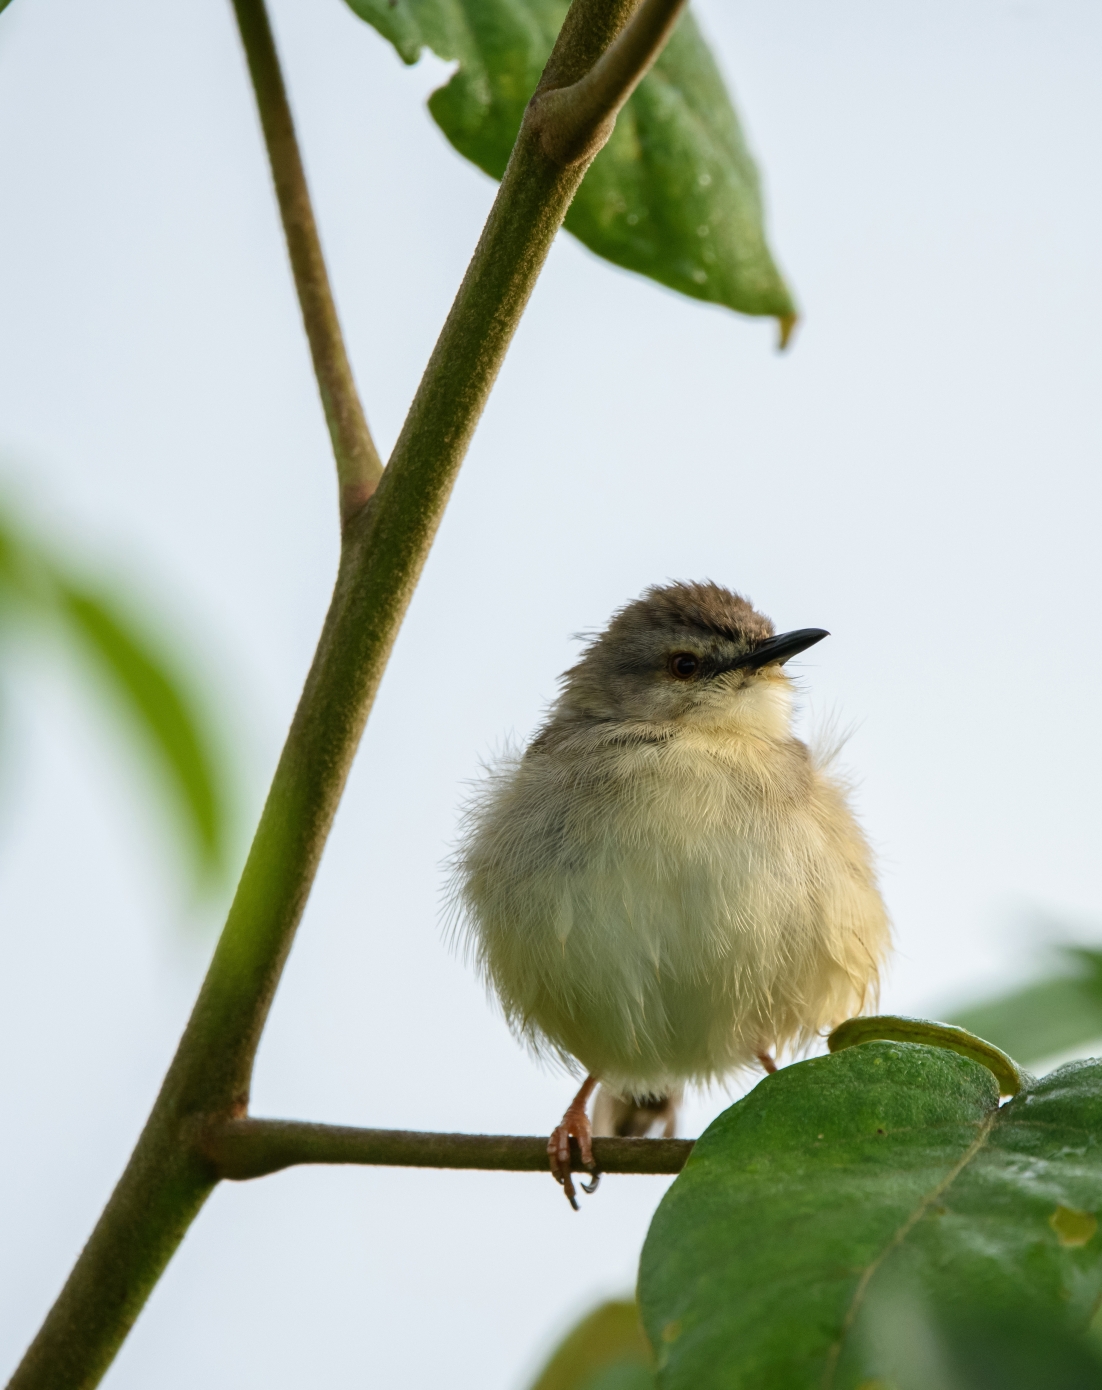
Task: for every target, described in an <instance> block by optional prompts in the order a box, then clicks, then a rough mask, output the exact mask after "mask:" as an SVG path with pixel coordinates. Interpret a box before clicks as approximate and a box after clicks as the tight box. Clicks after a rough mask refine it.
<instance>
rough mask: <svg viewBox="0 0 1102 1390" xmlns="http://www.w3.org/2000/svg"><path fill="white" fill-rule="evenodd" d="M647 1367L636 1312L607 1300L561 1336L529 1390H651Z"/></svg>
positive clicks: (651, 1378)
mask: <svg viewBox="0 0 1102 1390" xmlns="http://www.w3.org/2000/svg"><path fill="white" fill-rule="evenodd" d="M652 1364H653V1358H652V1356H651V1350H650V1347H649V1346H648V1345H647V1339H646V1337H645V1336H644V1335H643V1329H642V1327H640V1325H639V1310H638V1309H637V1308H636V1306H635V1304H634V1303H632V1302H628V1301H619V1300H613V1301H610V1302H608V1303H602V1304H601V1305H600V1306H599V1307H597V1308H594V1310H593V1311H592V1312H591V1313H587V1314H586V1316H585V1317H584V1318H582V1320H581V1322H579V1323H578V1324H577V1325H576V1326H575V1327H573V1328H572V1329H571V1330H570V1331H569V1332H568V1333H567V1334H566V1336H565V1337H564V1338H563V1340H562V1341H561V1342H560V1343H559V1345H558V1346H557V1347H556V1348H555V1350H554V1352H552V1354H551V1358H550V1360H549V1361H548V1362H547V1365H546V1366H544V1368H543V1370H542V1371H541V1372H540V1374H539V1375H538V1376H537V1377H536V1379H535V1381H534V1382H533V1383H532V1387H531V1390H654V1385H655V1381H654V1371H653V1370H652V1369H651V1367H652Z"/></svg>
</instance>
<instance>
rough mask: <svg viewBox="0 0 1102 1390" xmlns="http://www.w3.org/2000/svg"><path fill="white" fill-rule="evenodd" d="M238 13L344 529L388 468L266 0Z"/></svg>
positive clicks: (241, 6)
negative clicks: (348, 331) (362, 393)
mask: <svg viewBox="0 0 1102 1390" xmlns="http://www.w3.org/2000/svg"><path fill="white" fill-rule="evenodd" d="M233 8H234V13H235V14H236V15H237V26H238V29H239V30H240V32H241V42H242V43H243V44H244V47H245V56H246V58H247V60H248V64H249V75H250V76H251V77H252V82H253V89H254V91H255V92H256V104H257V107H258V109H259V112H260V124H261V127H262V128H263V131H264V142H265V144H266V145H267V147H268V159H269V161H270V163H271V166H272V180H273V182H274V183H275V191H276V198H277V200H278V202H279V213H280V216H281V218H282V219H283V231H284V235H285V236H286V239H287V251H288V254H289V255H290V258H291V270H292V273H293V274H294V277H295V289H296V290H297V291H298V300H299V305H300V306H301V308H302V322H303V325H304V327H305V328H306V337H307V339H308V340H309V343H310V353H311V356H312V357H313V360H314V374H315V376H316V377H317V381H318V390H319V391H320V393H321V402H322V406H323V408H324V410H325V422H326V424H327V425H328V426H329V437H330V439H331V440H332V441H333V453H334V456H335V457H336V461H337V483H338V486H339V488H340V507H341V522H342V524H343V523H344V522H346V521H347V520H348V518H349V517H350V516H352V515H353V514H354V513H355V512H357V511H358V510H359V509H360V508H361V507H362V506H363V505H364V503H365V502H366V501H367V500H368V498H369V497H370V496H371V494H372V493H373V492H374V491H375V489H376V488H377V487H378V486H379V479H380V478H381V477H382V476H383V465H382V460H381V459H380V458H379V454H378V451H377V450H376V448H375V443H374V440H373V439H372V438H371V431H370V430H369V429H368V427H367V420H366V419H365V418H364V412H363V406H362V405H361V403H360V397H359V394H358V393H357V391H356V383H355V380H354V379H353V376H352V368H351V366H350V365H349V362H348V354H347V353H346V352H345V347H344V338H343V336H342V334H341V325H340V320H339V319H338V317H337V308H336V305H335V304H334V303H333V294H332V290H331V289H330V286H329V275H328V272H327V271H326V268H325V257H324V256H323V254H322V249H321V240H320V238H319V237H318V229H317V224H316V223H315V221H314V209H313V206H312V205H311V202H310V189H309V188H308V186H307V183H306V174H305V172H304V170H303V167H302V155H301V154H300V153H299V147H298V140H297V139H296V137H295V125H294V119H293V117H292V115H291V107H290V104H289V102H288V100H287V89H286V87H285V85H284V82H283V74H282V72H281V71H280V66H279V54H278V52H277V51H276V46H275V39H274V37H273V35H272V26H271V23H270V21H269V19H268V12H267V10H266V9H265V7H264V0H233Z"/></svg>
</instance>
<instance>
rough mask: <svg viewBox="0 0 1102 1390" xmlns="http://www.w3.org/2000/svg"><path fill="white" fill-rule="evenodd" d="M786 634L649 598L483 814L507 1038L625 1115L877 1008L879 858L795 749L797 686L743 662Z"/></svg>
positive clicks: (489, 915) (665, 594)
mask: <svg viewBox="0 0 1102 1390" xmlns="http://www.w3.org/2000/svg"><path fill="white" fill-rule="evenodd" d="M772 635H773V625H772V623H771V622H770V621H769V619H768V618H766V617H764V616H763V615H762V614H760V613H758V612H757V611H756V610H755V609H754V608H753V607H752V606H751V605H750V604H749V603H748V602H747V601H746V600H745V599H743V598H740V597H739V596H738V595H737V594H733V593H731V592H730V591H728V590H726V589H723V588H721V587H719V586H718V585H715V584H673V585H669V586H667V587H664V588H654V589H651V590H649V591H648V592H647V593H646V594H644V595H643V597H642V598H640V599H638V600H637V601H636V602H634V603H631V604H628V605H627V606H626V607H624V608H622V609H621V610H620V611H619V612H618V613H617V614H615V616H614V617H613V619H612V621H611V622H610V624H609V626H608V628H607V629H606V630H605V631H604V632H603V633H601V634H600V635H599V636H598V637H597V638H596V639H595V640H593V641H592V642H591V643H590V645H589V646H588V647H587V649H586V650H585V652H584V653H583V655H582V658H581V660H580V661H579V662H578V664H577V665H576V666H574V667H573V668H572V669H571V670H569V671H567V672H566V674H565V675H564V677H563V680H562V691H561V694H560V696H559V698H558V700H557V701H556V703H555V705H554V706H553V707H552V709H551V711H550V713H549V716H548V718H547V721H546V722H545V724H544V725H543V727H542V728H541V729H540V730H539V732H538V733H537V735H536V736H535V738H534V739H533V740H532V742H531V743H530V745H529V746H528V748H527V750H526V751H525V752H524V754H523V755H522V756H519V757H511V758H506V759H503V760H502V761H501V762H500V763H499V764H498V765H497V766H496V767H495V768H494V769H492V771H491V772H490V774H489V775H488V777H487V779H486V781H485V784H484V785H483V786H482V787H481V789H480V790H479V792H478V794H477V795H476V797H475V798H474V800H473V802H472V803H471V805H470V806H469V808H468V811H467V815H466V818H465V823H464V830H463V836H462V843H461V847H460V850H459V853H458V856H457V860H456V867H457V873H456V896H457V900H458V904H459V906H460V908H461V911H462V918H463V922H464V929H465V931H466V933H467V935H468V940H469V943H470V945H471V946H472V947H473V951H474V955H475V957H476V959H477V963H478V966H479V968H480V970H481V972H482V974H483V976H484V978H485V979H486V981H487V983H488V984H489V985H490V986H491V987H492V989H493V991H494V993H495V994H496V995H497V997H498V999H499V1000H500V1002H501V1005H502V1007H503V1009H504V1011H505V1015H506V1018H507V1019H508V1021H509V1023H510V1025H511V1026H512V1028H513V1030H514V1031H515V1032H516V1033H517V1035H518V1036H519V1037H521V1038H523V1039H524V1040H525V1041H527V1042H528V1043H529V1044H530V1045H531V1046H532V1047H533V1048H535V1050H536V1051H537V1052H540V1053H543V1054H551V1055H553V1056H557V1057H559V1058H561V1059H563V1060H565V1061H566V1062H567V1063H568V1064H570V1063H572V1062H573V1061H574V1060H575V1059H576V1061H577V1062H579V1063H581V1065H582V1066H583V1067H584V1068H585V1069H586V1070H587V1071H588V1072H589V1073H591V1074H592V1075H594V1076H599V1077H600V1078H601V1080H602V1082H603V1083H604V1084H605V1085H607V1086H609V1087H610V1088H611V1089H612V1090H613V1091H616V1092H618V1093H620V1094H621V1095H624V1096H653V1095H657V1096H661V1095H665V1094H667V1093H669V1092H671V1091H676V1090H677V1089H678V1088H679V1087H680V1086H681V1085H682V1084H683V1083H684V1082H686V1081H698V1082H699V1081H708V1080H711V1079H713V1078H718V1077H722V1076H724V1075H726V1074H728V1073H730V1072H731V1071H733V1070H734V1069H736V1068H738V1067H740V1066H743V1065H746V1064H749V1063H751V1062H753V1060H754V1058H755V1056H756V1055H758V1054H759V1053H762V1052H767V1051H772V1050H774V1049H785V1048H793V1047H799V1046H801V1045H802V1044H804V1043H806V1042H807V1041H808V1040H809V1039H811V1038H812V1037H813V1036H814V1035H816V1034H817V1033H819V1032H820V1031H821V1030H823V1029H825V1028H828V1027H830V1026H831V1025H832V1024H834V1023H836V1022H839V1021H840V1020H842V1019H843V1018H846V1017H849V1016H850V1015H851V1014H853V1013H856V1012H858V1011H859V1010H860V1009H861V1008H862V1007H863V1005H864V1004H865V1003H866V1001H868V1000H870V999H871V998H872V997H873V996H874V995H875V991H876V987H877V980H878V969H879V966H880V964H881V962H882V960H883V958H884V956H885V954H886V951H887V948H888V944H889V933H888V924H887V918H886V915H885V911H884V907H883V904H882V902H881V899H880V894H879V892H878V890H877V886H876V880H875V875H874V872H873V867H872V862H871V856H870V853H869V848H868V845H867V843H866V841H865V839H864V836H863V835H862V833H861V831H860V829H859V827H858V826H857V823H856V821H855V820H854V818H853V815H852V813H851V811H850V809H849V807H848V805H847V803H846V797H845V792H844V789H843V787H842V786H841V785H840V783H839V782H838V781H837V780H836V779H835V778H834V777H832V776H831V774H830V772H829V770H828V769H827V768H825V767H822V766H819V765H817V763H816V761H815V760H814V759H813V757H812V756H811V754H810V753H809V751H808V749H807V747H806V746H805V745H804V744H803V743H802V742H800V741H799V740H798V739H797V738H795V737H794V736H793V733H792V728H791V721H792V686H791V682H790V680H789V678H788V677H787V675H786V674H785V673H784V671H783V669H782V667H781V665H780V664H776V663H774V664H772V665H764V666H761V667H759V668H756V669H755V668H753V667H751V666H747V665H741V666H740V665H739V664H738V663H739V661H740V660H742V661H746V660H747V659H748V657H752V654H753V652H754V651H755V649H756V648H758V647H759V646H760V645H761V644H762V643H764V642H765V641H767V639H769V638H770V637H771V636H772ZM685 657H689V658H691V660H690V661H686V660H683V659H682V658H685ZM677 663H680V665H679V666H678V665H677ZM694 663H695V665H694ZM689 666H693V667H694V669H693V673H692V675H691V676H690V677H687V678H686V677H684V676H683V675H679V674H678V670H679V669H682V670H685V669H688V667H689Z"/></svg>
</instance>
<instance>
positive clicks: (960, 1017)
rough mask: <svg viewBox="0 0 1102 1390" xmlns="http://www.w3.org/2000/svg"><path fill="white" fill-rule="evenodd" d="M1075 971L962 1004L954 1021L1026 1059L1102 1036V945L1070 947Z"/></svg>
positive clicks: (1033, 1059)
mask: <svg viewBox="0 0 1102 1390" xmlns="http://www.w3.org/2000/svg"><path fill="white" fill-rule="evenodd" d="M1063 955H1064V956H1065V958H1066V959H1067V960H1068V962H1069V964H1071V965H1072V967H1073V968H1074V969H1075V971H1076V973H1075V974H1064V975H1057V976H1053V977H1051V978H1049V979H1045V980H1039V981H1038V982H1037V983H1036V984H1032V985H1026V986H1025V987H1024V988H1022V989H1018V990H1014V991H1013V992H1012V993H1010V994H1006V995H1003V996H1001V997H1000V998H997V999H991V1000H986V1001H984V1002H983V1003H979V1004H973V1005H971V1006H969V1007H967V1008H964V1009H961V1010H958V1011H957V1012H956V1013H955V1014H954V1017H953V1022H954V1023H957V1024H959V1025H960V1026H961V1027H962V1028H967V1029H969V1030H970V1031H971V1032H973V1033H979V1034H981V1035H982V1036H983V1037H985V1038H990V1039H991V1041H992V1042H993V1043H995V1044H996V1045H997V1046H998V1047H1001V1048H1002V1049H1003V1050H1004V1051H1005V1052H1010V1053H1012V1054H1013V1055H1014V1056H1015V1057H1020V1058H1021V1059H1022V1061H1023V1062H1027V1063H1029V1062H1039V1061H1041V1060H1042V1059H1043V1058H1045V1057H1053V1056H1055V1055H1056V1054H1057V1053H1059V1052H1067V1051H1068V1050H1069V1049H1071V1048H1073V1047H1079V1046H1081V1045H1082V1044H1083V1043H1089V1042H1093V1041H1094V1040H1095V1039H1096V1038H1102V951H1090V950H1086V949H1083V948H1080V947H1069V948H1065V950H1064V952H1063Z"/></svg>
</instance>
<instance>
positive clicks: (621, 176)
mask: <svg viewBox="0 0 1102 1390" xmlns="http://www.w3.org/2000/svg"><path fill="white" fill-rule="evenodd" d="M348 3H349V4H350V5H351V7H352V9H353V10H355V11H356V13H357V14H359V15H360V16H361V17H362V18H363V19H365V20H367V22H368V23H369V24H371V25H373V26H374V27H375V28H376V29H377V30H378V31H379V33H380V34H382V35H383V36H384V37H385V38H387V39H389V40H390V42H391V43H392V44H393V45H394V47H395V48H396V49H397V50H398V52H399V53H400V54H401V56H402V58H403V59H404V60H405V61H406V62H407V63H413V62H416V60H417V58H418V56H419V55H420V53H421V51H422V49H423V48H430V49H431V50H432V51H433V52H434V53H436V54H437V55H438V56H439V57H441V58H445V59H450V60H455V61H457V62H458V64H459V66H458V68H457V70H456V72H455V73H454V75H453V76H452V78H451V81H450V82H448V83H447V85H446V86H444V87H441V88H440V89H439V90H438V91H436V92H434V93H433V95H432V97H431V99H430V100H429V109H430V110H431V112H432V114H433V117H434V118H435V120H436V122H437V124H438V125H439V126H440V128H441V129H442V130H443V132H444V134H445V135H446V136H447V137H448V139H449V140H450V141H451V142H452V144H453V145H454V146H455V148H456V149H457V150H458V151H459V152H460V153H461V154H463V155H465V156H466V157H467V158H468V159H469V160H471V161H472V162H473V163H475V164H477V165H478V166H479V168H480V169H484V170H485V171H486V172H487V173H488V174H492V175H493V177H494V178H500V177H501V175H502V174H503V173H504V171H505V165H506V163H507V161H508V158H509V152H510V150H511V149H512V147H513V141H514V140H515V139H516V134H517V131H518V129H519V127H520V121H521V117H522V115H523V114H524V108H525V105H526V104H527V102H528V99H529V97H530V96H531V95H532V92H533V91H534V90H535V87H536V83H537V82H538V81H539V76H540V73H541V72H542V70H543V66H544V64H545V62H546V61H547V57H548V55H549V54H550V52H551V47H552V45H553V43H554V41H555V36H556V34H557V33H558V31H559V28H560V26H561V24H562V21H563V17H564V16H565V14H566V10H567V6H566V4H565V3H563V2H562V0H348ZM566 226H567V229H568V230H569V231H571V232H573V233H574V235H575V236H577V237H578V238H579V239H580V240H581V241H583V242H584V243H585V244H586V246H588V247H589V248H590V249H591V250H592V251H595V252H596V253H597V254H598V255H599V256H604V257H605V258H606V259H607V260H610V261H613V262H615V263H616V264H617V265H621V266H626V267H627V268H628V269H629V270H635V271H638V272H640V273H641V274H643V275H648V276H650V277H651V278H652V279H654V280H658V281H660V282H661V283H662V284H664V285H669V286H671V287H672V288H673V289H676V290H680V291H681V293H682V294H687V295H692V296H693V297H694V298H696V299H705V300H710V301H712V302H714V303H716V304H724V305H726V306H727V307H728V308H731V309H737V310H739V311H740V312H741V313H745V314H766V315H773V316H775V317H777V318H778V319H781V320H782V321H787V320H789V319H790V318H791V316H792V315H793V314H794V312H795V310H794V306H793V302H792V297H791V295H790V294H789V291H788V288H787V286H786V285H785V283H784V280H783V279H782V277H781V275H780V273H779V271H778V270H777V267H776V265H775V264H774V262H773V258H772V256H771V255H770V252H769V247H768V245H767V244H766V239H765V232H764V227H763V214H762V200H761V189H760V183H759V178H758V171H757V168H756V167H755V164H754V161H753V159H752V157H751V155H750V153H749V151H748V149H747V147H746V142H745V139H744V138H743V135H742V131H741V129H740V127H739V122H738V117H737V116H736V114H735V111H734V108H733V106H732V104H731V100H730V97H729V96H728V94H727V90H726V87H725V85H724V82H723V78H722V77H721V76H720V73H719V69H718V68H717V66H716V63H715V59H714V58H713V57H712V54H711V52H710V50H709V48H708V45H707V43H706V42H705V41H704V39H703V37H702V36H701V33H700V30H699V29H698V27H697V25H696V23H695V21H694V19H693V18H692V16H691V15H690V14H685V15H684V16H683V17H682V19H681V22H680V23H679V24H678V26H677V29H676V30H675V31H674V34H673V36H672V38H671V39H670V41H669V44H668V45H667V47H666V49H665V51H664V52H663V53H662V54H661V56H660V57H659V59H658V61H657V63H656V64H655V66H654V68H653V69H652V70H651V72H650V73H649V74H648V75H647V77H646V78H644V80H643V81H642V83H640V85H639V87H638V88H637V90H636V91H635V93H634V94H633V96H632V97H631V99H630V101H629V102H628V103H627V106H626V107H625V108H624V110H623V111H622V112H621V114H620V117H619V119H618V121H617V123H616V129H615V131H614V132H613V135H612V138H611V139H610V140H609V142H608V144H607V145H606V146H605V148H604V149H603V150H602V151H601V153H600V154H599V155H598V156H597V158H596V160H595V161H594V163H593V166H592V167H591V168H590V170H589V172H588V173H587V174H586V176H585V179H584V180H583V182H582V186H581V188H580V189H579V191H578V194H577V196H576V197H575V199H574V203H573V206H572V207H571V208H570V211H569V213H568V214H567V218H566Z"/></svg>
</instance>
